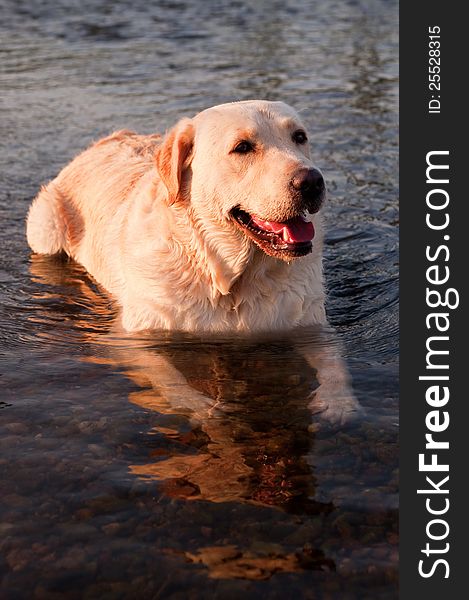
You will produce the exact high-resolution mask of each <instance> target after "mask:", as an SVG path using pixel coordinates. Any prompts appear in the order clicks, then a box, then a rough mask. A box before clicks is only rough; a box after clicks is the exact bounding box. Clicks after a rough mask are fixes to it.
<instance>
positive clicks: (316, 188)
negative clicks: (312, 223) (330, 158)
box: [290, 168, 326, 212]
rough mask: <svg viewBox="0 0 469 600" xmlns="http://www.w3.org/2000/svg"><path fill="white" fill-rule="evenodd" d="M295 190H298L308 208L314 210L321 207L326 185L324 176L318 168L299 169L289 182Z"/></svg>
mask: <svg viewBox="0 0 469 600" xmlns="http://www.w3.org/2000/svg"><path fill="white" fill-rule="evenodd" d="M290 184H291V186H292V188H293V189H294V190H295V191H296V192H300V194H301V198H302V200H303V202H304V203H305V205H306V207H307V208H308V210H310V211H311V212H316V211H317V210H319V208H320V207H321V203H322V200H323V197H324V192H325V190H326V186H325V184H324V178H323V176H322V174H321V172H320V171H319V170H318V169H307V168H304V169H299V170H298V171H297V172H296V173H295V175H294V176H293V178H292V180H291V182H290Z"/></svg>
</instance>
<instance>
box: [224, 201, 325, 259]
mask: <svg viewBox="0 0 469 600" xmlns="http://www.w3.org/2000/svg"><path fill="white" fill-rule="evenodd" d="M231 216H232V217H233V219H234V221H235V223H236V224H237V225H238V226H239V227H240V228H241V229H242V230H243V232H244V233H245V234H246V235H247V236H248V237H250V238H251V239H252V240H253V241H254V242H255V243H256V244H257V245H258V246H259V247H260V248H261V249H262V250H263V251H264V252H265V253H266V254H270V255H271V256H275V257H277V258H283V259H289V258H296V257H299V256H305V255H306V254H309V253H310V252H311V250H312V248H313V244H312V239H313V238H314V225H313V224H312V223H310V222H309V221H306V219H304V218H303V217H302V216H300V215H298V216H296V217H293V218H292V219H288V220H287V221H284V222H282V223H279V222H276V221H266V220H264V219H260V218H259V217H256V216H254V215H250V214H249V213H248V212H246V211H245V210H242V209H241V208H239V207H236V208H234V209H233V210H232V211H231Z"/></svg>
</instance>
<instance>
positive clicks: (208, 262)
mask: <svg viewBox="0 0 469 600" xmlns="http://www.w3.org/2000/svg"><path fill="white" fill-rule="evenodd" d="M324 196H325V186H324V180H323V177H322V175H321V172H320V171H319V170H318V169H317V168H316V167H315V166H314V164H313V162H312V159H311V155H310V149H309V144H308V136H307V133H306V129H305V126H304V124H303V123H302V121H301V119H300V118H299V116H298V115H297V113H296V112H295V111H294V110H293V109H292V108H291V107H289V106H287V105H286V104H284V103H283V102H267V101H260V100H252V101H245V102H233V103H229V104H222V105H220V106H214V107H213V108H209V109H207V110H204V111H202V112H201V113H199V114H197V115H196V116H195V117H194V118H192V119H183V120H182V121H180V122H179V123H178V124H177V125H176V126H175V127H173V128H172V129H171V130H170V131H169V132H168V133H167V134H166V135H165V136H164V137H160V136H157V135H137V134H135V133H132V132H130V131H119V132H117V133H114V134H113V135H111V136H109V137H107V138H104V139H102V140H100V141H98V142H97V143H95V144H94V145H92V146H91V147H90V148H88V149H87V150H85V151H84V152H83V153H82V154H80V155H79V156H77V157H76V158H75V159H74V160H73V161H72V162H71V163H70V164H69V165H68V166H66V167H65V168H64V169H63V170H62V171H61V173H60V174H59V175H58V176H57V177H56V178H55V179H54V180H53V181H51V182H50V183H48V184H47V185H46V186H45V187H43V188H42V190H41V191H40V193H39V195H38V196H37V197H36V199H35V200H34V202H33V204H32V206H31V208H30V211H29V215H28V219H27V237H28V242H29V244H30V246H31V248H32V249H33V250H34V251H35V252H37V253H39V254H55V253H59V252H65V253H66V254H68V255H69V256H70V257H72V258H74V259H75V260H77V261H78V262H80V263H81V264H82V265H84V267H85V268H86V269H87V270H88V271H89V273H91V275H93V277H94V278H95V279H96V280H97V281H98V282H99V283H101V284H102V285H103V286H104V287H105V288H106V289H107V290H108V291H109V292H111V294H112V295H113V296H114V297H115V298H116V299H117V301H118V302H119V304H120V305H121V306H122V309H123V311H122V322H123V326H124V328H125V329H126V330H127V331H139V330H145V329H167V330H180V331H188V332H219V333H220V332H221V333H223V332H234V331H238V332H260V331H280V330H288V329H292V328H294V327H296V326H307V325H312V324H318V323H324V322H325V312H324V289H323V276H322V241H323V232H322V226H321V218H320V216H319V214H318V211H319V209H320V208H321V205H322V203H323V200H324Z"/></svg>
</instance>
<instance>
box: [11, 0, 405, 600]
mask: <svg viewBox="0 0 469 600" xmlns="http://www.w3.org/2000/svg"><path fill="white" fill-rule="evenodd" d="M0 7H1V9H2V19H1V25H0V27H1V37H2V48H1V49H0V52H1V61H0V73H1V82H0V88H1V97H2V105H3V107H2V120H1V123H0V127H1V136H0V164H1V174H2V176H1V182H0V218H1V224H2V227H1V228H0V245H1V263H0V311H1V315H0V319H1V320H0V323H1V329H0V339H1V356H0V382H1V385H2V394H1V398H0V428H1V437H0V446H1V452H0V471H1V484H0V485H1V497H0V504H1V506H0V515H1V516H0V573H1V575H2V578H1V583H0V596H2V597H6V598H15V599H16V598H19V599H21V598H62V597H66V598H113V599H114V598H143V599H145V598H184V599H185V598H223V599H225V598H239V597H247V598H257V597H261V598H282V599H284V598H298V597H300V598H340V599H348V598H360V599H362V598H373V599H375V598H395V597H396V596H397V541H398V536H397V477H398V473H397V419H398V411H397V348H398V339H397V296H398V288H397V248H396V245H397V219H398V217H397V133H396V131H397V4H396V3H395V2H385V1H384V0H383V1H378V0H358V1H352V0H350V1H346V0H331V1H330V2H312V1H311V2H308V1H306V0H305V1H297V0H295V1H293V0H286V1H282V2H277V1H275V0H274V1H269V2H267V1H262V0H261V1H259V2H255V3H247V2H242V1H238V0H232V1H230V0H222V1H217V2H215V0H208V1H204V2H202V1H200V2H197V1H195V0H192V1H190V0H186V1H180V2H179V1H178V2H163V1H161V2H155V3H148V2H141V1H140V0H133V1H132V2H130V1H129V2H127V1H113V2H97V1H96V0H86V1H82V0H81V1H80V2H78V1H76V2H74V1H70V0H67V1H65V0H59V1H55V2H50V1H47V0H46V1H41V2H39V1H33V0H28V1H26V0H25V1H19V0H1V2H0ZM248 98H267V99H271V100H284V101H286V102H288V103H290V104H292V105H293V106H294V107H296V108H297V109H298V110H299V111H300V113H301V115H302V117H303V118H304V120H305V121H306V123H307V124H308V126H309V129H310V130H311V132H312V135H311V138H312V149H313V155H314V157H315V160H316V162H317V164H318V166H320V167H321V169H322V170H323V171H324V173H325V175H326V180H327V184H328V188H329V191H330V194H329V196H330V197H329V201H328V204H327V206H326V208H325V212H326V220H327V227H328V234H327V239H326V248H325V255H326V261H325V268H326V275H327V281H328V288H329V298H328V314H329V316H330V320H331V323H332V325H333V326H334V328H335V330H336V334H335V335H332V334H331V333H330V332H329V331H306V332H302V333H301V335H297V336H295V339H288V338H285V339H280V338H279V339H262V338H258V339H240V338H237V339H235V338H223V339H216V338H205V339H202V338H200V337H198V338H197V337H194V336H188V335H168V334H164V335H140V336H137V335H136V336H122V335H117V334H116V333H115V321H116V314H117V311H116V307H115V306H114V305H113V303H112V301H111V300H110V299H109V298H108V297H107V296H106V294H105V293H104V292H103V291H102V290H101V289H99V288H98V287H97V286H96V285H95V284H94V282H93V281H92V280H91V279H90V278H89V277H88V276H87V274H86V273H85V272H84V271H83V269H82V268H81V267H80V266H79V265H76V264H74V263H73V262H70V261H64V260H60V259H57V258H46V257H37V256H31V255H30V252H29V250H28V247H27V244H26V242H25V237H24V219H25V215H26V212H27V208H28V206H29V203H30V202H31V199H32V198H33V197H34V195H35V193H36V192H37V189H38V187H39V185H40V184H41V183H45V182H46V181H47V180H48V179H50V178H51V177H53V176H55V174H56V173H57V171H58V170H59V169H60V168H61V167H62V166H63V165H64V164H65V163H66V162H67V161H68V160H70V159H71V158H72V157H73V156H74V155H75V154H76V153H77V152H79V151H80V150H81V149H82V148H83V147H84V146H86V145H87V144H88V143H90V142H91V141H92V140H93V139H96V138H98V137H99V136H101V135H104V134H107V133H109V132H110V131H112V130H115V129H121V128H130V129H135V130H137V131H139V132H142V133H143V132H153V131H165V130H166V129H167V128H168V127H169V126H170V125H171V124H173V123H174V122H175V121H176V120H177V119H178V118H180V117H181V116H186V115H187V116H190V115H192V114H194V113H195V112H197V111H199V110H201V109H203V108H206V107H208V106H211V105H213V104H218V103H221V102H225V101H230V100H237V99H248ZM339 346H340V351H341V352H342V354H343V356H344V360H345V361H346V364H347V365H348V369H349V371H350V374H351V377H352V381H353V389H354V394H355V396H356V398H357V399H358V400H359V401H360V403H361V405H362V406H363V408H364V411H363V414H362V415H361V416H360V418H359V419H356V420H354V421H350V422H348V423H346V424H345V425H342V426H338V425H336V424H330V423H327V422H325V421H324V420H321V416H320V415H314V414H312V412H311V407H310V398H311V394H312V393H314V390H315V388H316V387H317V380H316V372H315V368H314V364H310V363H309V362H308V361H306V360H305V354H311V353H313V355H316V356H319V355H320V356H322V357H323V358H324V357H326V359H327V357H328V356H333V355H334V353H336V352H337V351H338V350H339ZM167 364H170V365H172V368H174V371H171V370H169V371H168V370H167V368H166V367H164V368H163V367H162V365H167ZM172 374H173V375H174V377H173V375H172ZM168 398H170V399H172V400H171V401H169V400H168ZM175 399H178V400H177V401H176V400H175Z"/></svg>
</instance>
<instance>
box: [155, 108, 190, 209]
mask: <svg viewBox="0 0 469 600" xmlns="http://www.w3.org/2000/svg"><path fill="white" fill-rule="evenodd" d="M193 143H194V125H193V124H192V121H191V120H190V119H182V120H181V121H179V123H177V124H176V125H175V126H174V127H173V128H172V129H171V130H170V131H169V132H168V133H167V134H166V136H165V137H164V139H163V141H162V143H161V146H160V147H159V148H158V150H157V152H156V156H155V160H156V168H157V170H158V173H159V174H160V177H161V180H162V181H163V183H164V184H165V186H166V189H167V190H168V204H169V205H171V204H174V203H175V202H176V201H177V199H178V198H179V193H180V191H181V179H182V173H183V170H184V168H185V167H187V166H188V164H189V160H190V156H191V152H192V146H193Z"/></svg>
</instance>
